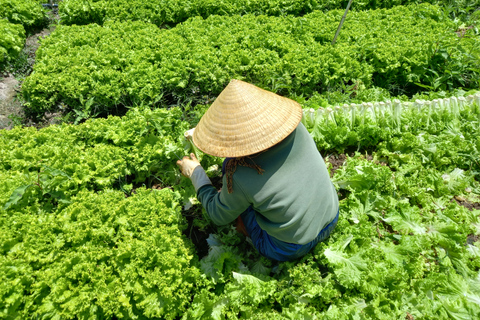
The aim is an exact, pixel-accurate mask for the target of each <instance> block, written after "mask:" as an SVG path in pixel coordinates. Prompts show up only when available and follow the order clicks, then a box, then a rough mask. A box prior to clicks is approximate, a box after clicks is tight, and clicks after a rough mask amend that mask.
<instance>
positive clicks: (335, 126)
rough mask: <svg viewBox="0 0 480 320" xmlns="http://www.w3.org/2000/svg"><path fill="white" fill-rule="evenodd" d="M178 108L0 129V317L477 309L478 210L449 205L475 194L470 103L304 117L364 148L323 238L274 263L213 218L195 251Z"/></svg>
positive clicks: (279, 315)
mask: <svg viewBox="0 0 480 320" xmlns="http://www.w3.org/2000/svg"><path fill="white" fill-rule="evenodd" d="M185 109H188V108H184V110H182V109H181V108H172V109H170V110H166V109H155V110H153V111H152V110H150V109H148V108H134V109H132V110H130V111H129V112H128V113H127V115H126V116H124V117H123V118H119V117H113V116H110V117H108V118H107V119H94V120H88V121H86V122H85V123H82V124H80V125H76V126H74V125H66V124H64V125H61V126H50V127H47V128H43V129H41V130H36V129H34V128H20V127H16V128H14V129H13V130H11V131H5V130H4V131H2V132H1V134H0V179H1V181H2V184H0V317H2V318H4V317H6V318H13V319H26V318H33V317H36V318H60V317H61V318H64V319H74V318H81V319H87V318H92V317H94V318H106V319H111V318H138V319H146V318H160V319H179V318H182V319H225V318H227V319H265V318H267V317H268V318H271V319H299V318H305V317H310V318H312V319H315V318H322V319H323V318H325V319H351V318H356V317H361V318H366V319H393V318H405V317H408V316H409V315H410V316H412V317H414V318H424V319H435V318H436V319H447V318H450V317H452V318H458V317H463V318H472V319H473V318H476V317H478V315H480V306H479V304H478V301H479V300H480V291H479V288H480V283H479V281H480V274H479V270H480V246H479V242H478V241H475V239H476V238H478V236H479V235H480V218H479V211H478V210H476V211H475V210H474V211H469V210H467V209H466V208H464V207H462V206H459V205H458V204H457V203H456V202H455V201H456V200H454V197H456V199H457V200H458V199H460V200H459V201H470V202H479V199H480V197H479V195H480V185H479V176H478V174H479V172H480V167H479V164H478V158H479V156H480V135H479V125H480V123H479V120H478V115H477V114H475V113H474V111H475V110H478V105H477V103H476V102H475V99H472V100H470V101H467V103H465V104H464V105H462V106H461V107H460V108H459V110H458V111H459V112H458V115H456V116H453V115H451V114H449V112H448V111H447V110H442V109H440V108H437V109H436V110H435V111H434V112H432V113H431V114H430V116H431V121H430V125H429V126H427V124H426V123H425V121H422V120H421V119H418V118H419V117H418V114H417V113H415V112H414V110H404V111H403V112H402V113H401V114H400V120H401V122H400V125H399V126H397V125H391V124H392V123H395V121H397V120H398V118H397V117H396V115H395V114H394V113H390V112H383V113H381V115H382V116H381V117H378V118H375V119H374V118H373V117H371V116H366V117H363V116H358V117H355V118H354V123H353V124H352V123H351V119H352V118H351V115H346V114H343V115H342V114H340V113H339V114H336V115H335V123H333V121H329V122H328V123H326V121H325V119H323V118H322V117H320V116H319V117H318V119H317V120H316V121H314V122H308V121H306V122H305V124H306V125H307V128H308V129H309V131H311V132H312V136H313V137H314V140H315V141H316V143H317V145H318V146H319V149H320V150H321V151H322V152H323V153H324V155H327V154H326V150H325V149H324V147H323V146H327V145H335V146H338V147H339V148H340V147H343V148H344V149H348V148H351V147H354V148H357V147H358V143H359V142H362V145H369V146H371V147H372V146H375V148H374V150H373V151H372V152H373V153H371V157H365V156H364V155H362V154H359V153H357V154H356V155H355V156H353V157H351V158H348V159H347V162H346V164H344V166H342V167H341V168H340V169H339V170H337V171H336V172H335V174H334V175H333V181H334V184H335V185H336V187H337V188H338V190H339V191H340V192H341V194H342V196H341V198H342V200H341V209H340V211H341V213H342V218H341V219H340V220H339V225H338V227H337V229H336V231H335V232H334V233H333V234H332V236H331V238H329V240H327V241H326V242H324V243H322V244H320V245H318V246H317V247H316V248H315V250H314V251H313V252H312V253H311V254H308V255H307V256H306V257H305V258H303V259H302V260H301V261H297V262H295V263H280V264H277V265H273V264H272V263H271V262H269V261H267V260H265V259H263V258H261V257H259V256H258V254H257V253H256V252H255V250H254V249H253V248H252V247H251V246H250V245H249V244H248V243H247V242H245V240H244V239H243V238H242V237H241V236H239V235H238V234H237V233H235V232H234V230H232V229H231V228H229V227H228V226H227V227H225V228H219V229H218V230H217V232H216V233H217V236H211V237H210V239H209V241H208V242H209V244H210V251H209V254H208V255H207V256H206V257H203V258H202V257H198V256H197V255H196V252H195V249H194V247H193V245H192V243H191V241H190V239H189V235H190V234H191V233H190V232H191V230H189V229H187V224H186V220H185V218H184V217H183V216H182V212H181V207H182V204H183V201H184V199H185V198H189V197H191V196H192V195H193V190H192V187H191V184H190V183H189V181H188V180H187V179H184V178H181V175H180V173H179V172H178V169H177V168H176V165H175V162H176V160H177V159H178V157H181V156H182V155H183V154H184V152H185V149H184V148H185V147H186V146H185V145H184V143H183V132H184V131H185V130H186V129H188V128H190V127H191V126H194V125H195V123H196V122H197V121H198V117H199V116H200V115H201V114H202V113H203V111H204V110H201V109H200V108H197V110H195V111H194V112H186V111H185ZM309 112H310V110H309V109H308V108H307V109H306V114H307V115H308V113H309ZM187 120H188V121H187ZM306 120H307V119H306ZM347 131H348V132H347ZM330 132H331V133H332V134H330ZM345 132H347V133H346V136H347V137H348V139H345V140H344V141H334V140H333V139H336V138H335V137H336V136H343V135H345ZM327 133H328V134H327ZM366 140H368V141H366ZM187 147H188V146H187ZM221 160H222V159H217V158H211V157H209V156H203V157H202V165H203V166H204V167H205V168H211V167H215V166H217V167H218V165H219V164H220V163H221ZM385 164H388V166H386V165H385ZM327 165H329V162H328V157H327ZM209 174H217V172H215V171H214V170H213V171H212V170H209ZM152 186H155V187H156V188H154V189H152ZM159 187H160V188H162V189H161V190H158V189H159ZM204 219H206V218H205V217H202V216H197V220H198V221H201V220H204ZM199 225H201V223H200V224H199ZM200 258H202V259H200Z"/></svg>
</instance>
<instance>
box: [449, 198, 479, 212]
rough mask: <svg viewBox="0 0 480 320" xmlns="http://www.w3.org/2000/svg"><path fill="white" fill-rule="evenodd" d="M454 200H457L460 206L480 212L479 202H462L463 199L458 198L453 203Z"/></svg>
mask: <svg viewBox="0 0 480 320" xmlns="http://www.w3.org/2000/svg"><path fill="white" fill-rule="evenodd" d="M453 200H455V202H457V203H458V204H459V205H461V206H462V207H465V208H467V209H468V210H470V211H473V210H480V203H478V202H469V201H467V200H462V199H457V198H454V199H452V201H453Z"/></svg>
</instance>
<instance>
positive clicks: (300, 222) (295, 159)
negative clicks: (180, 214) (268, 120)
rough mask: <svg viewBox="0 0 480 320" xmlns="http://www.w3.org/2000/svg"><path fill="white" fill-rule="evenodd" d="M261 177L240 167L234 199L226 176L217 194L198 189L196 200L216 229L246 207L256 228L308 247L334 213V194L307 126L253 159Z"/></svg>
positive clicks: (336, 208)
mask: <svg viewBox="0 0 480 320" xmlns="http://www.w3.org/2000/svg"><path fill="white" fill-rule="evenodd" d="M253 160H254V162H255V163H256V164H257V165H259V166H260V167H261V168H262V169H264V170H265V171H264V173H263V174H261V175H260V174H258V173H257V171H256V170H254V169H252V168H248V167H243V166H238V167H237V169H236V171H235V173H234V175H233V193H230V194H229V193H228V191H227V187H226V186H227V182H226V175H224V177H223V188H222V190H221V192H217V190H216V189H215V188H214V187H213V186H212V185H210V184H209V185H204V186H202V187H201V188H199V190H198V192H197V198H198V199H199V200H200V202H201V203H202V204H203V206H204V208H205V209H206V211H207V213H208V215H209V217H210V218H211V219H212V221H213V222H214V223H215V224H217V225H224V224H228V223H230V222H232V221H234V220H235V219H236V218H237V217H238V216H239V215H240V214H241V213H242V212H244V211H245V210H246V209H247V208H248V207H249V206H252V207H253V209H255V211H256V219H257V222H258V224H259V226H260V227H261V228H262V229H263V230H265V231H266V232H267V233H268V234H269V235H270V236H272V237H275V238H277V239H279V240H281V241H284V242H289V243H297V244H306V243H308V242H310V241H312V240H313V239H314V238H315V237H316V236H317V235H318V233H319V232H320V230H322V228H323V227H324V226H326V225H327V224H328V223H330V222H331V221H332V220H333V219H334V217H335V216H336V214H337V211H338V196H337V192H336V190H335V188H334V186H333V184H332V182H331V180H330V176H329V174H328V170H327V168H326V166H325V162H324V161H323V158H322V157H321V155H320V153H319V152H318V150H317V148H316V146H315V143H314V141H313V139H312V137H311V136H310V134H309V133H308V131H307V129H306V128H305V126H304V125H303V124H302V123H300V124H299V125H298V127H297V128H296V129H295V130H294V131H293V132H292V133H291V134H290V135H289V136H288V137H287V138H285V139H284V140H283V141H281V142H280V143H278V144H276V145H275V146H273V147H271V148H270V149H268V150H267V151H265V152H263V153H260V154H258V155H257V156H255V157H254V158H253Z"/></svg>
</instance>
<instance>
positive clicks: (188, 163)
mask: <svg viewBox="0 0 480 320" xmlns="http://www.w3.org/2000/svg"><path fill="white" fill-rule="evenodd" d="M190 157H191V158H189V157H188V156H184V157H183V159H182V160H178V161H177V166H178V167H179V168H180V171H181V172H182V174H183V175H184V176H185V177H187V178H190V177H191V176H192V174H193V170H195V168H196V167H198V166H200V162H199V161H198V160H197V157H195V154H193V153H190Z"/></svg>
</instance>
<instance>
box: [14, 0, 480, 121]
mask: <svg viewBox="0 0 480 320" xmlns="http://www.w3.org/2000/svg"><path fill="white" fill-rule="evenodd" d="M342 14H343V12H342V11H340V10H334V11H330V12H328V13H322V12H318V11H315V12H312V13H310V14H307V15H305V16H303V17H292V16H285V17H268V16H254V15H248V14H247V15H243V16H240V17H228V16H210V17H208V18H206V19H202V18H200V17H195V18H192V19H190V20H188V21H185V22H184V23H182V24H179V25H177V26H176V27H174V28H171V29H159V28H157V27H156V26H154V25H152V24H148V23H143V22H138V21H137V22H113V21H109V22H106V23H105V24H104V25H103V27H102V26H98V25H96V24H90V25H86V26H76V25H72V26H60V27H59V28H57V29H56V30H55V32H53V33H52V34H51V36H49V37H48V38H46V39H45V40H44V41H43V42H42V46H41V47H40V49H39V50H38V53H37V61H36V64H35V66H34V72H33V73H32V74H31V75H30V76H29V77H28V78H27V79H26V80H25V82H24V84H23V87H22V92H23V93H22V94H23V97H24V98H25V100H26V101H27V102H26V106H27V111H28V112H29V113H30V114H31V115H36V116H43V114H44V112H45V111H51V110H55V109H56V108H58V106H59V105H61V104H64V105H65V106H66V107H67V110H77V111H76V117H77V119H78V121H80V119H82V118H87V117H91V116H94V115H107V114H111V113H112V112H114V111H115V110H117V109H118V108H120V107H125V106H127V107H130V106H140V105H144V106H145V105H148V106H155V107H157V106H158V107H165V106H167V105H177V104H179V103H182V102H187V101H188V102H193V103H194V104H197V103H205V102H206V101H209V99H211V98H214V97H216V96H217V95H218V94H219V93H220V92H221V90H222V89H223V88H224V87H225V86H226V85H227V84H228V82H229V81H230V79H232V78H238V79H242V80H246V81H248V82H250V83H253V84H256V85H258V86H260V87H263V88H266V89H269V90H271V91H274V92H277V93H279V94H282V95H287V96H293V95H296V96H304V97H309V96H311V95H312V94H314V93H315V92H320V93H322V92H331V91H335V90H340V89H342V88H344V87H345V86H347V85H348V86H356V87H362V86H364V87H365V88H372V87H373V85H375V86H376V87H382V88H384V89H385V90H386V91H388V92H390V93H391V94H392V95H398V94H409V95H413V94H415V93H418V92H419V91H423V90H424V89H423V88H422V87H419V86H418V85H417V83H421V84H426V85H431V86H432V87H435V88H436V89H435V90H450V89H453V88H457V87H464V88H478V79H479V73H478V59H477V58H478V54H479V50H478V48H479V47H480V46H479V45H478V41H479V40H478V37H475V36H468V37H467V36H465V37H461V38H460V37H458V35H457V34H456V33H455V31H456V25H455V23H453V22H452V21H451V20H449V19H448V17H447V15H446V14H445V12H444V11H442V10H441V8H439V7H437V6H432V5H428V4H422V5H418V6H417V5H411V6H405V7H403V6H399V7H394V8H392V9H388V10H386V9H379V10H372V11H368V12H351V14H349V16H348V19H347V21H346V22H345V24H344V26H343V32H342V33H341V35H340V37H339V39H338V41H337V44H336V45H335V46H331V44H330V42H331V37H332V35H333V34H334V33H335V30H336V28H337V26H338V21H339V19H340V17H341V15H342ZM469 32H471V33H473V31H471V30H470V31H469ZM172 43H175V46H172V45H171V44H172ZM444 74H448V75H449V77H447V78H446V77H444V76H443V75H444ZM433 84H435V86H433ZM399 87H401V88H402V90H398V88H399ZM82 101H83V102H82ZM90 101H92V102H91V104H90V103H88V104H87V102H90ZM332 122H333V120H332Z"/></svg>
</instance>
